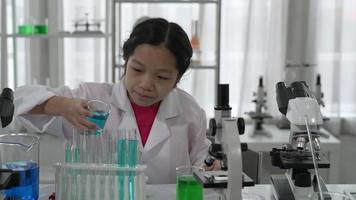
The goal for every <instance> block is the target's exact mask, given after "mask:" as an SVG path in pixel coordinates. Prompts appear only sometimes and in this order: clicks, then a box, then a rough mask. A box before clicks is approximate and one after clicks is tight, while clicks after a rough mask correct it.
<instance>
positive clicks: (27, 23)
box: [18, 17, 35, 35]
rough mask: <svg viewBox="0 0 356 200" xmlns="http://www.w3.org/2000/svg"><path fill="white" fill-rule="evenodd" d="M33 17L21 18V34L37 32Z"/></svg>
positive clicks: (19, 29) (19, 27)
mask: <svg viewBox="0 0 356 200" xmlns="http://www.w3.org/2000/svg"><path fill="white" fill-rule="evenodd" d="M32 21H33V20H32V18H30V17H28V18H25V17H23V18H20V22H19V26H18V33H19V34H20V35H32V34H34V33H35V29H34V26H33V23H32Z"/></svg>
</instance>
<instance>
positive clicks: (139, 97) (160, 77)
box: [125, 44, 178, 106]
mask: <svg viewBox="0 0 356 200" xmlns="http://www.w3.org/2000/svg"><path fill="white" fill-rule="evenodd" d="M177 79H178V70H177V68H176V59H175V57H174V55H173V54H172V53H171V52H170V51H169V50H168V49H167V48H166V47H164V46H163V45H159V46H153V45H149V44H141V45H138V46H137V47H136V49H135V51H134V53H133V54H132V55H131V56H130V57H129V60H128V62H127V66H126V80H125V81H126V82H125V83H126V89H127V91H128V95H129V98H130V100H131V101H133V102H134V103H135V104H137V105H140V106H150V105H152V104H155V103H158V102H160V101H161V100H163V99H164V98H165V97H166V96H167V95H168V94H169V92H170V91H171V90H172V89H173V88H174V86H175V84H176V82H177Z"/></svg>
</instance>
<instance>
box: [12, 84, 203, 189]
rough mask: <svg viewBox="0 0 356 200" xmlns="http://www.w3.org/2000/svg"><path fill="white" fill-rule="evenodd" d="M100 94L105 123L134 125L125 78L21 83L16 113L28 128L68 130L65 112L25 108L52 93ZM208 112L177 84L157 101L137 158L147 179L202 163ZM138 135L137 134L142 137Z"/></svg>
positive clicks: (164, 178) (167, 177) (157, 180)
mask: <svg viewBox="0 0 356 200" xmlns="http://www.w3.org/2000/svg"><path fill="white" fill-rule="evenodd" d="M54 95H57V96H66V97H75V98H82V99H87V100H91V99H99V100H102V101H104V102H107V103H110V105H111V114H110V116H109V118H108V120H107V122H106V125H105V128H108V129H112V128H135V129H136V130H138V128H137V123H136V119H135V115H134V113H133V110H132V107H131V104H130V101H129V99H128V97H127V92H126V88H125V85H124V81H123V80H121V81H120V82H119V83H116V84H106V83H82V84H81V85H80V86H79V88H77V89H74V90H71V89H69V88H68V87H61V88H58V89H51V88H46V87H44V86H23V87H20V88H18V89H17V90H16V91H15V95H14V96H15V101H14V102H15V114H16V116H17V117H18V119H19V120H20V121H21V122H22V124H23V126H24V127H25V128H26V129H27V131H29V132H47V133H50V134H55V135H62V134H64V135H65V136H66V137H68V136H69V134H71V133H72V128H73V127H72V125H71V124H69V122H68V121H67V120H65V119H64V118H63V117H53V116H47V115H33V114H26V113H27V112H28V111H29V110H31V109H32V108H33V107H34V106H35V105H38V104H41V103H42V102H44V101H45V100H47V99H48V98H49V97H51V96H54ZM205 134H206V116H205V112H204V110H203V109H202V108H201V107H199V106H198V104H197V103H196V102H195V101H194V99H193V98H192V97H191V96H190V95H189V94H187V93H186V92H184V91H182V90H181V89H178V88H175V89H173V90H172V91H171V92H170V93H169V95H168V96H167V97H166V98H165V99H164V100H163V101H162V102H161V104H160V107H159V110H158V113H157V116H156V118H155V120H154V123H153V125H152V129H151V132H150V135H149V137H148V139H147V142H146V145H145V146H144V147H143V145H142V142H141V143H140V145H139V152H140V163H141V164H145V165H147V169H146V175H147V176H148V183H154V184H161V183H162V184H163V183H174V182H175V177H176V172H175V168H176V167H178V166H182V165H195V166H202V165H203V160H204V159H205V157H206V155H207V154H208V147H209V145H210V143H209V141H208V140H207V138H206V135H205ZM140 141H141V139H140Z"/></svg>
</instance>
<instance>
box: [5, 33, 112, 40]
mask: <svg viewBox="0 0 356 200" xmlns="http://www.w3.org/2000/svg"><path fill="white" fill-rule="evenodd" d="M6 36H7V37H10V38H36V39H37V38H39V39H41V38H44V39H49V38H56V39H57V38H109V37H111V34H102V33H60V34H43V35H41V34H34V35H21V34H8V35H6Z"/></svg>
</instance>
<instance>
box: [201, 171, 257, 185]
mask: <svg viewBox="0 0 356 200" xmlns="http://www.w3.org/2000/svg"><path fill="white" fill-rule="evenodd" d="M194 177H195V178H196V179H197V180H198V181H199V182H201V183H202V184H203V187H204V188H227V182H228V171H203V172H200V171H198V172H194ZM242 177H243V184H242V186H244V187H250V186H254V185H255V182H254V181H253V180H252V179H251V178H250V177H248V176H247V175H246V174H245V173H242Z"/></svg>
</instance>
